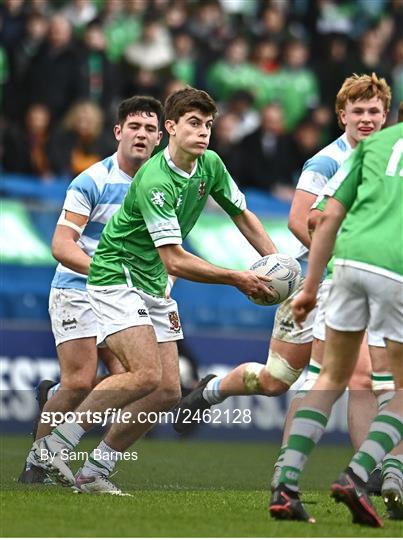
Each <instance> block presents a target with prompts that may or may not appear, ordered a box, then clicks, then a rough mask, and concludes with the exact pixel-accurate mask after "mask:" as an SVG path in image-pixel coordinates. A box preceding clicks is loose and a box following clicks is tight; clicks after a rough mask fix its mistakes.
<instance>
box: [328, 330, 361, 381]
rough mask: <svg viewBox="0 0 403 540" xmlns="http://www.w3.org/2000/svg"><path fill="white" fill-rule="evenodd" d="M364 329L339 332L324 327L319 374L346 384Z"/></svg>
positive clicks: (355, 359) (351, 372)
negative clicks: (324, 337) (321, 362)
mask: <svg viewBox="0 0 403 540" xmlns="http://www.w3.org/2000/svg"><path fill="white" fill-rule="evenodd" d="M363 334H364V330H360V331H358V332H341V331H339V330H334V329H332V328H326V341H325V350H324V356H323V364H322V370H321V376H325V377H327V378H328V379H330V380H331V381H333V382H334V383H335V384H343V385H345V386H347V383H348V381H349V380H350V378H351V375H352V374H353V371H354V368H355V365H356V363H357V359H358V354H359V350H360V346H361V341H362V338H363Z"/></svg>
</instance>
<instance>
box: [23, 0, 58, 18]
mask: <svg viewBox="0 0 403 540" xmlns="http://www.w3.org/2000/svg"><path fill="white" fill-rule="evenodd" d="M29 12H30V13H36V14H37V15H43V16H44V17H50V16H51V15H53V13H54V9H53V8H52V6H51V5H50V2H49V0H30V2H29Z"/></svg>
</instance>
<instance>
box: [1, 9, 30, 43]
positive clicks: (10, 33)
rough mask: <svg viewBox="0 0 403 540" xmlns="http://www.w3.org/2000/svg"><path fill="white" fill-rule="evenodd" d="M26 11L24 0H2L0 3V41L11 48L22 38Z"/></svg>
mask: <svg viewBox="0 0 403 540" xmlns="http://www.w3.org/2000/svg"><path fill="white" fill-rule="evenodd" d="M26 16H27V11H26V7H25V0H3V2H2V3H1V5H0V43H1V44H2V45H3V46H4V47H5V49H7V50H10V49H12V48H13V47H14V46H15V45H16V44H17V43H18V42H19V40H20V39H21V38H22V36H23V34H24V29H25V19H26Z"/></svg>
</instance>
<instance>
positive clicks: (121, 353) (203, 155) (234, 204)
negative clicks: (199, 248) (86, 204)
mask: <svg viewBox="0 0 403 540" xmlns="http://www.w3.org/2000/svg"><path fill="white" fill-rule="evenodd" d="M164 112H165V119H166V120H165V128H166V130H167V131H168V134H169V144H168V147H167V148H166V149H165V150H164V151H162V152H160V153H158V154H157V155H155V156H154V157H153V158H151V159H150V160H149V161H148V162H147V163H146V164H145V165H144V166H143V167H142V168H141V169H140V170H139V172H138V173H137V175H136V179H135V181H134V182H133V183H132V184H131V186H130V188H129V191H128V193H127V196H126V198H125V200H124V202H123V205H122V207H121V208H120V210H118V212H117V213H116V214H115V215H114V216H113V218H112V219H111V220H110V221H109V223H108V224H107V225H106V227H105V229H104V231H103V233H102V236H101V240H100V243H99V246H98V248H97V251H96V253H95V256H94V257H93V259H92V261H91V266H90V272H89V278H88V284H87V290H88V292H89V296H90V301H91V306H92V308H93V310H94V312H95V314H96V316H97V322H98V334H97V343H98V344H101V343H103V342H106V344H107V345H108V347H109V348H110V349H111V350H112V352H113V353H114V354H115V355H116V356H117V357H118V358H119V360H120V361H121V362H122V364H123V365H124V367H125V368H126V370H127V371H126V373H122V374H116V375H111V376H110V377H108V378H107V379H105V380H103V381H102V382H101V383H99V384H98V385H97V386H96V387H95V389H94V390H93V391H92V392H91V393H90V394H89V396H88V397H87V398H86V399H85V400H84V401H83V403H82V404H81V405H80V406H79V407H78V408H77V409H76V412H77V413H83V412H85V411H92V412H96V413H105V411H106V410H107V409H109V408H125V412H130V413H131V414H132V417H133V418H134V420H135V419H136V415H137V414H138V413H139V412H141V411H144V410H149V408H148V406H149V402H150V400H155V396H157V397H158V396H159V395H162V396H164V397H165V399H164V409H169V408H170V407H172V406H173V405H174V404H175V403H176V402H177V401H178V400H179V398H180V386H179V370H178V354H177V346H176V343H175V342H176V341H177V340H178V339H181V338H182V329H181V325H180V319H179V315H178V310H177V305H176V302H175V301H174V300H173V299H171V298H169V299H167V298H166V297H165V288H166V285H167V279H168V272H169V273H170V274H172V275H174V276H177V277H182V278H186V279H190V280H193V281H199V282H204V283H221V284H226V285H232V286H234V287H237V288H238V289H239V290H240V291H242V292H243V293H244V294H246V295H252V296H256V297H259V298H266V297H267V295H270V294H271V293H270V292H269V290H268V288H267V286H266V283H267V282H268V281H270V278H268V277H266V276H258V275H257V274H256V273H255V272H253V271H249V270H247V271H235V270H228V269H224V268H220V267H217V266H214V265H212V264H210V263H208V262H206V261H204V260H203V259H200V258H199V257H197V256H195V255H192V254H191V253H189V252H187V251H185V250H184V249H183V248H182V247H181V244H182V241H183V239H184V238H185V237H186V235H187V234H188V233H189V232H190V230H191V229H192V227H193V226H194V224H195V223H196V221H197V219H198V217H199V215H200V213H201V211H202V210H203V208H204V206H205V204H206V202H207V198H208V196H209V195H211V196H212V197H213V198H214V199H215V200H216V201H217V202H218V204H219V205H220V206H221V207H222V208H223V209H224V210H225V211H226V212H227V213H228V214H229V215H230V216H231V217H232V219H233V221H234V223H235V225H236V226H237V227H238V228H239V230H240V231H241V233H242V234H243V235H244V236H245V237H246V239H247V240H248V241H249V242H250V244H251V245H252V246H253V247H254V248H255V249H256V250H257V251H258V252H259V253H260V254H261V255H262V256H264V255H268V254H271V253H274V252H275V251H276V249H275V247H274V245H273V243H272V241H271V239H270V238H269V236H268V235H267V233H266V231H265V229H264V227H263V225H262V224H261V223H260V221H259V220H258V219H257V217H256V216H255V215H254V214H253V213H252V212H250V211H249V210H248V209H247V208H246V204H245V198H244V196H243V194H242V193H241V192H240V191H239V189H238V187H237V185H236V184H235V182H234V181H233V180H232V178H231V176H230V175H229V173H228V172H227V170H226V168H225V166H224V164H223V162H222V161H221V159H220V158H219V156H218V155H217V154H216V153H215V152H212V151H209V150H207V146H208V144H209V140H210V134H211V126H212V122H213V119H214V116H215V114H216V105H215V103H214V101H213V100H212V99H211V97H210V96H209V95H208V94H207V93H206V92H203V91H201V90H196V89H194V88H190V87H188V88H186V89H183V90H179V91H177V92H174V93H173V94H171V95H170V96H169V97H168V98H167V101H166V103H165V110H164ZM154 410H155V409H154ZM81 416H82V415H81ZM142 426H143V427H142V428H141V429H142V430H143V432H145V431H146V430H147V429H149V428H150V427H151V426H150V425H148V424H143V425H142ZM90 427H91V424H90V422H89V421H87V420H86V419H84V421H83V422H82V423H78V422H75V423H67V422H65V423H63V424H61V425H60V426H58V427H57V428H56V429H55V430H53V432H52V434H51V435H49V436H47V437H45V438H43V439H39V440H37V441H36V443H34V447H33V448H34V454H35V456H36V458H37V459H39V460H41V462H42V465H44V466H45V467H46V468H47V469H48V470H49V471H50V472H54V474H55V476H56V477H57V478H58V479H59V480H60V481H62V482H64V483H67V484H72V483H74V484H75V486H76V489H78V490H80V488H81V473H79V474H78V477H77V478H74V476H73V474H72V471H71V469H70V468H69V466H68V464H67V463H66V462H65V461H64V460H63V455H64V453H65V451H66V450H69V449H72V448H74V447H75V446H76V445H77V444H78V442H79V441H80V439H81V437H82V436H83V434H84V433H85V432H86V431H88V430H89V429H90ZM133 429H139V427H138V423H137V424H133V423H131V424H130V426H129V427H127V426H124V425H118V424H114V425H113V426H112V427H111V430H110V432H109V435H110V434H111V433H114V434H115V435H116V433H117V432H119V433H120V436H119V437H115V440H116V445H120V447H116V448H105V446H103V450H104V451H106V453H107V452H108V451H110V452H113V451H115V453H116V451H118V452H119V451H121V450H122V449H126V447H127V445H128V444H130V442H131V441H130V438H131V433H130V431H131V430H133ZM46 449H49V450H50V451H51V452H52V459H50V458H47V457H44V454H43V450H46ZM45 454H46V453H45ZM109 461H110V460H108V459H105V461H104V462H103V463H100V466H101V467H103V468H104V469H108V468H109V466H110V463H109Z"/></svg>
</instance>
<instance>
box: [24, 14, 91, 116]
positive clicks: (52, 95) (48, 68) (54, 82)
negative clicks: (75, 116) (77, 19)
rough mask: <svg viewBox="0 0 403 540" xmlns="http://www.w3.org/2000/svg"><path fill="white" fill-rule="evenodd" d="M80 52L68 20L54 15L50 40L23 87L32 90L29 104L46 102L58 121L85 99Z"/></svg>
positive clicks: (27, 96) (28, 74) (38, 54)
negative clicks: (73, 105)
mask: <svg viewBox="0 0 403 540" xmlns="http://www.w3.org/2000/svg"><path fill="white" fill-rule="evenodd" d="M80 59H81V56H80V54H79V51H78V50H77V49H76V47H75V44H74V41H73V39H72V30H71V25H70V23H69V21H68V20H67V19H66V18H65V17H63V16H62V15H53V16H52V17H51V18H50V22H49V31H48V35H47V39H46V40H45V42H44V43H43V44H42V46H41V47H40V49H39V51H38V53H37V54H36V55H35V56H34V58H33V59H32V62H31V64H30V65H29V68H28V71H27V74H26V77H25V80H24V85H25V88H29V93H28V92H27V93H26V104H27V105H30V104H31V103H36V102H39V101H41V102H44V103H46V105H48V107H49V108H50V110H51V112H52V116H53V117H54V119H55V120H58V119H59V118H61V117H62V116H63V115H64V114H65V112H66V111H67V109H68V108H69V107H70V106H71V104H72V103H74V102H75V101H77V99H79V98H80V97H82V96H83V87H82V78H81V77H80V63H81V62H80Z"/></svg>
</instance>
